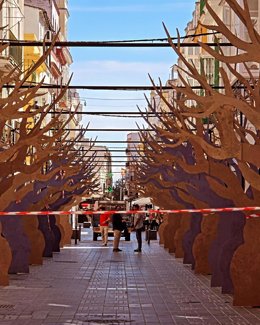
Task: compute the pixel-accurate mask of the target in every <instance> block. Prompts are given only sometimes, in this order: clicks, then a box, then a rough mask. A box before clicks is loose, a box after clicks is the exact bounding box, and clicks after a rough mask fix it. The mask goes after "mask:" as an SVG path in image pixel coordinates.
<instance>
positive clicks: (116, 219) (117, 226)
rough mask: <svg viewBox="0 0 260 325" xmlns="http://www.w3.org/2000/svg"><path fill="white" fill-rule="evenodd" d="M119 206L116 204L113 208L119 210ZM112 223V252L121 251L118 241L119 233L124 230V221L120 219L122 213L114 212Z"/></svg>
mask: <svg viewBox="0 0 260 325" xmlns="http://www.w3.org/2000/svg"><path fill="white" fill-rule="evenodd" d="M119 209H120V207H119V206H116V207H115V210H119ZM112 224H113V231H114V242H113V252H121V251H122V249H120V248H119V242H120V238H121V233H122V231H123V230H124V228H125V227H124V223H123V221H122V215H121V214H120V213H117V212H116V213H114V214H113V215H112Z"/></svg>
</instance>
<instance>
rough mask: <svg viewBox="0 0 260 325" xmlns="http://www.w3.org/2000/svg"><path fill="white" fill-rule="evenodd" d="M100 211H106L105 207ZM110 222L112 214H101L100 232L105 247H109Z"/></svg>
mask: <svg viewBox="0 0 260 325" xmlns="http://www.w3.org/2000/svg"><path fill="white" fill-rule="evenodd" d="M99 210H100V211H105V207H100V208H99ZM109 222H110V213H109V212H104V213H101V215H100V220H99V224H100V232H101V236H102V242H103V246H107V241H108V225H109Z"/></svg>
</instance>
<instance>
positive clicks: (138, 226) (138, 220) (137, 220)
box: [133, 204, 144, 253]
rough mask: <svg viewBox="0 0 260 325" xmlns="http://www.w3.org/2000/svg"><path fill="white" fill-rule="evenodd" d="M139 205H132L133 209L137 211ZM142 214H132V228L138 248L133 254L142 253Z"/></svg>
mask: <svg viewBox="0 0 260 325" xmlns="http://www.w3.org/2000/svg"><path fill="white" fill-rule="evenodd" d="M139 208H140V207H139V205H138V204H134V206H133V209H134V210H135V211H138V210H139ZM143 221H144V214H143V213H134V227H133V230H135V232H136V240H137V244H138V247H137V249H135V250H134V252H138V253H141V252H142V231H143V227H144V222H143Z"/></svg>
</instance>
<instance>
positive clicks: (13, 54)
mask: <svg viewBox="0 0 260 325" xmlns="http://www.w3.org/2000/svg"><path fill="white" fill-rule="evenodd" d="M9 33H10V40H11V41H17V38H16V37H15V36H14V34H13V33H12V32H11V31H9ZM9 57H10V59H11V60H12V61H14V64H15V65H18V66H21V65H22V62H23V49H22V46H10V47H9Z"/></svg>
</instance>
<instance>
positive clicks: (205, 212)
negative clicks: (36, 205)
mask: <svg viewBox="0 0 260 325" xmlns="http://www.w3.org/2000/svg"><path fill="white" fill-rule="evenodd" d="M259 210H260V207H236V208H234V207H233V208H214V209H178V210H161V209H159V210H153V209H149V210H145V211H144V210H138V211H136V210H128V211H127V210H122V211H121V210H120V211H116V210H109V211H90V210H89V211H11V212H10V211H8V212H5V211H0V216H14V215H17V216H26V215H71V214H76V215H79V214H84V215H92V214H104V213H109V214H113V213H120V214H133V213H160V214H162V213H173V214H177V213H202V214H210V213H214V212H218V213H219V212H237V211H259ZM247 217H248V218H256V217H260V214H250V215H249V216H247Z"/></svg>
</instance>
